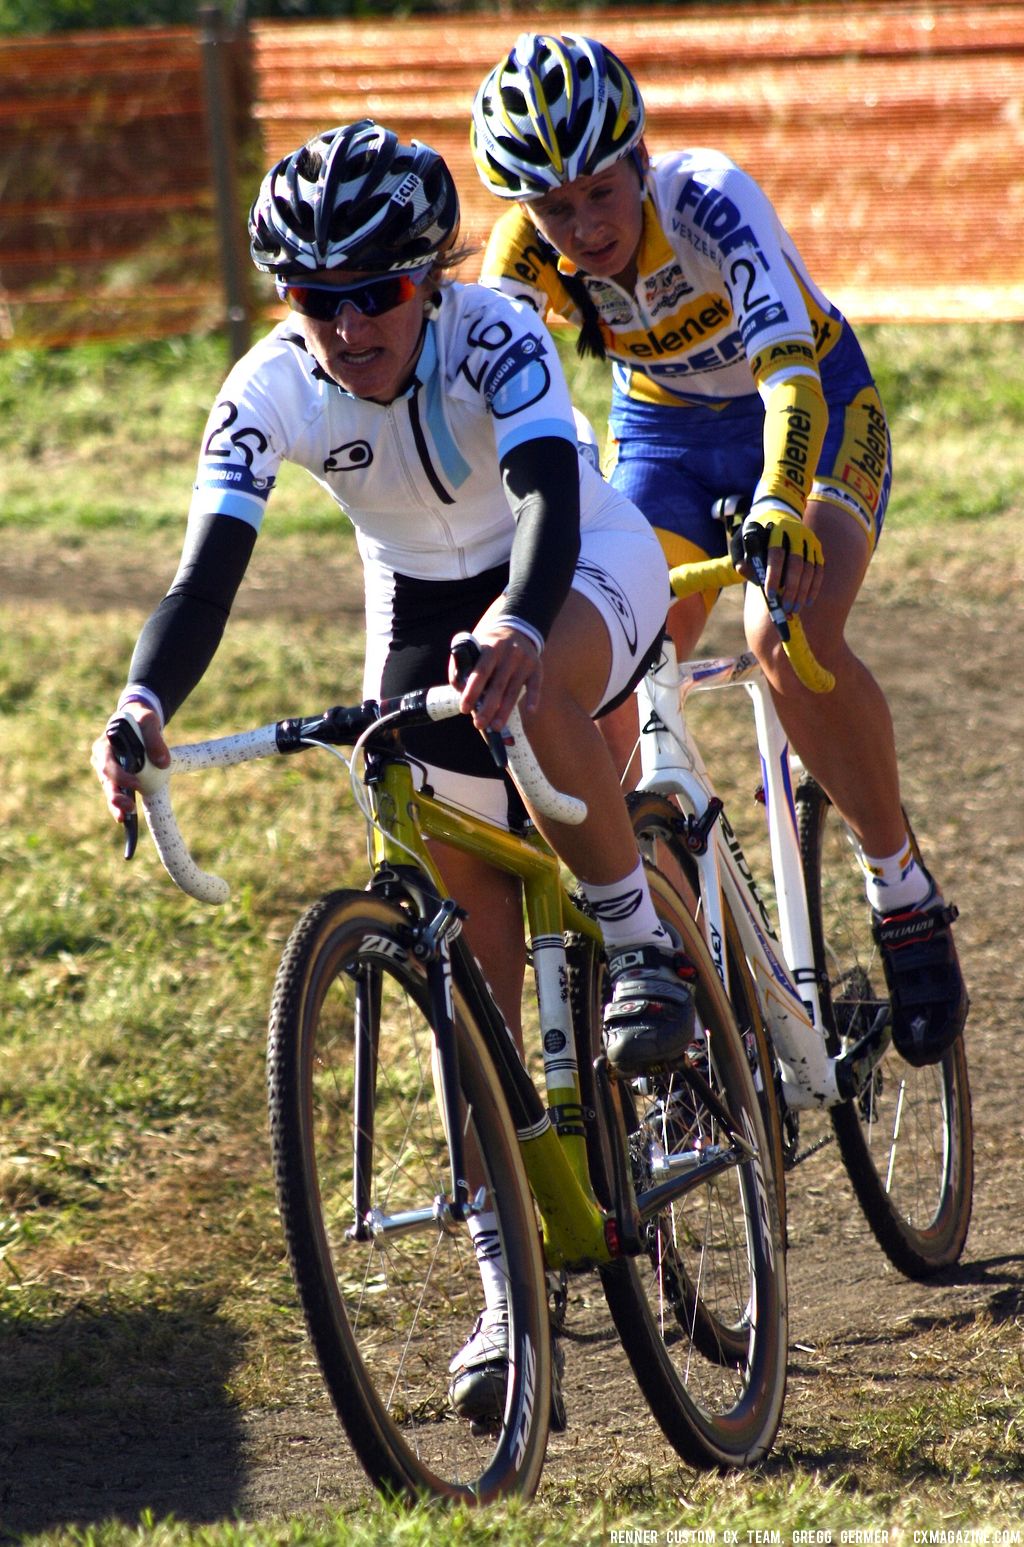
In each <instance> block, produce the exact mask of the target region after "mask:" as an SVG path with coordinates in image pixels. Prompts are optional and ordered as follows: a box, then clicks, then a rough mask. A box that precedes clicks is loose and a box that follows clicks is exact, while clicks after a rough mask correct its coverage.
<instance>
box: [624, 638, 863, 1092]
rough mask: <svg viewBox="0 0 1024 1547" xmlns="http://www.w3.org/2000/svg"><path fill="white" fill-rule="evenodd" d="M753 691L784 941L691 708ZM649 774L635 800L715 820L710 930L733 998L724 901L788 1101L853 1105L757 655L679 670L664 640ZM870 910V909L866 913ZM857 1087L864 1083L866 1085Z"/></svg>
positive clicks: (654, 674) (643, 730) (704, 894)
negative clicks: (823, 988)
mask: <svg viewBox="0 0 1024 1547" xmlns="http://www.w3.org/2000/svg"><path fill="white" fill-rule="evenodd" d="M727 687H743V688H745V689H746V691H747V693H748V694H749V695H750V698H751V700H752V702H753V710H754V726H755V732H756V737H757V745H758V750H759V752H760V757H761V771H762V778H763V781H764V794H765V806H766V812H767V819H768V835H769V844H770V850H771V863H772V871H773V874H774V881H775V892H776V899H777V911H778V932H776V929H775V927H774V925H773V923H772V919H771V916H770V914H769V911H768V908H767V907H766V905H765V903H764V901H763V899H762V897H761V894H760V892H759V891H758V888H757V883H756V881H755V880H754V876H753V874H752V872H751V870H750V868H749V866H748V864H747V861H746V859H745V858H744V855H743V850H742V847H741V845H740V842H739V839H738V837H737V836H736V833H735V832H734V830H733V828H732V827H731V826H730V824H729V822H728V820H727V818H726V813H725V809H724V806H723V807H722V809H721V812H720V814H719V815H718V816H717V818H715V819H714V820H711V812H712V811H713V808H712V801H714V800H717V797H716V795H715V790H714V786H713V784H712V782H711V779H710V776H709V774H708V771H707V768H706V767H705V764H704V760H703V758H702V757H701V754H700V750H699V748H698V746H697V743H696V741H695V739H694V736H693V734H692V732H691V730H690V727H689V725H688V723H687V720H686V716H685V713H684V706H685V703H686V700H687V698H688V697H689V695H690V694H691V693H694V692H707V691H709V690H712V689H715V690H717V689H719V688H727ZM636 697H637V706H638V709H639V715H640V757H641V768H642V774H641V778H640V781H639V784H638V786H637V788H638V789H639V790H640V791H642V792H652V793H657V794H661V795H667V796H673V797H674V798H675V800H676V802H677V803H678V805H679V806H680V808H681V810H682V811H683V813H684V814H689V815H692V816H693V817H694V818H695V819H696V820H698V821H699V820H700V819H702V818H704V819H706V825H707V830H706V844H704V846H703V851H702V852H700V851H699V849H698V851H696V852H694V851H691V852H693V859H694V862H695V864H696V866H697V870H698V874H699V878H700V902H701V909H700V923H701V925H702V927H703V930H704V935H705V938H706V940H707V942H708V947H709V949H710V951H711V956H712V959H713V960H714V962H715V965H716V967H717V969H718V972H719V975H720V976H721V978H722V981H723V982H724V983H725V987H726V990H727V991H728V988H729V982H728V960H727V953H726V947H725V939H726V935H725V920H724V909H723V897H724V898H725V900H726V902H727V904H728V906H729V909H730V911H731V913H732V916H733V918H734V920H735V922H736V926H737V928H738V930H739V934H740V943H741V945H742V949H743V953H744V955H745V957H746V959H747V963H748V965H749V967H750V972H751V975H752V977H753V981H754V988H755V991H756V993H757V997H758V1000H759V1003H760V1008H761V1013H762V1016H763V1018H764V1021H765V1023H766V1025H767V1027H768V1030H769V1034H770V1036H771V1040H772V1042H773V1044H774V1047H775V1052H776V1055H777V1057H778V1061H779V1066H780V1071H781V1076H782V1088H783V1095H784V1098H785V1101H786V1104H787V1105H788V1106H789V1107H791V1108H794V1109H800V1108H811V1107H819V1108H820V1107H832V1106H836V1105H838V1104H839V1103H840V1102H842V1101H845V1100H848V1099H849V1096H850V1095H851V1093H852V1087H851V1079H852V1078H853V1071H852V1070H848V1069H847V1068H845V1067H843V1066H844V1065H846V1064H847V1063H848V1062H849V1060H848V1059H847V1058H846V1057H845V1056H844V1057H842V1058H833V1057H831V1056H830V1055H829V1054H828V1053H827V1052H826V1049H825V1041H824V1030H823V1022H822V1013H821V999H820V995H819V991H818V979H817V973H816V972H815V968H814V953H813V950H812V946H811V932H810V921H809V918H808V912H807V901H806V894H805V891H804V881H803V868H802V865H801V860H800V848H799V841H798V837H797V825H796V805H795V800H794V794H793V779H792V769H791V764H790V757H789V747H788V743H787V740H786V737H785V734H784V732H783V730H782V726H781V724H780V723H779V717H778V715H777V713H776V711H775V706H774V704H773V703H772V700H771V696H770V694H769V691H768V687H767V684H766V683H765V680H764V677H763V675H762V673H761V669H760V667H759V665H758V663H757V660H756V659H755V657H754V656H753V655H751V654H749V653H744V654H741V655H736V656H722V657H717V658H713V659H706V660H694V661H686V662H683V663H679V661H678V659H677V657H676V650H675V646H674V644H673V643H672V641H671V640H670V639H668V638H667V637H666V639H665V641H664V645H663V650H662V655H661V658H660V660H659V662H658V664H657V665H656V666H655V667H654V668H652V670H651V671H650V672H649V673H648V674H647V676H646V677H645V678H644V679H643V681H642V682H641V684H640V685H639V687H638V688H637V692H636ZM865 906H866V904H865ZM858 1083H859V1081H858Z"/></svg>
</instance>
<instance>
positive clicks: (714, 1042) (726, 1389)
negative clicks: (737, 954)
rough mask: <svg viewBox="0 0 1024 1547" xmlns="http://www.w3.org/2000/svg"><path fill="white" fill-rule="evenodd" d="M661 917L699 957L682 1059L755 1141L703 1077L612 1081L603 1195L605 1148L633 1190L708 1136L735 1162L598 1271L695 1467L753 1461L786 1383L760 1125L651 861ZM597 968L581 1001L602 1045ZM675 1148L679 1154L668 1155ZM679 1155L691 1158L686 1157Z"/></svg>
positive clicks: (780, 1270)
mask: <svg viewBox="0 0 1024 1547" xmlns="http://www.w3.org/2000/svg"><path fill="white" fill-rule="evenodd" d="M648 874H649V878H650V881H651V888H652V892H653V895H654V897H655V902H656V906H657V907H658V911H659V913H660V914H661V916H662V917H663V918H664V919H666V920H667V921H668V922H670V923H671V924H672V926H673V928H675V929H676V930H677V931H678V933H679V935H680V937H681V939H682V941H683V949H684V950H685V951H686V952H687V954H688V955H689V956H690V957H691V959H692V960H693V961H694V962H695V963H696V964H697V965H698V968H699V979H698V988H697V995H696V999H697V1015H698V1024H699V1027H700V1035H699V1037H698V1038H697V1039H696V1040H695V1043H694V1046H693V1049H692V1050H691V1053H690V1055H689V1058H688V1062H689V1064H690V1066H691V1067H692V1068H693V1069H694V1070H695V1071H696V1073H697V1075H699V1076H702V1077H703V1079H704V1080H706V1081H707V1084H708V1086H710V1089H711V1092H712V1093H713V1097H714V1098H717V1101H718V1102H720V1103H721V1105H722V1106H723V1107H724V1108H725V1109H726V1111H727V1112H728V1114H729V1116H730V1119H731V1121H732V1123H733V1124H734V1125H735V1127H736V1129H737V1130H738V1131H739V1133H740V1134H742V1135H743V1136H744V1138H745V1139H746V1141H747V1143H748V1144H749V1145H750V1146H751V1148H752V1151H753V1153H752V1155H751V1156H750V1157H749V1158H746V1159H740V1158H739V1156H738V1152H737V1151H736V1147H735V1146H731V1142H730V1139H729V1137H728V1135H727V1134H726V1133H725V1131H724V1130H723V1127H722V1124H721V1122H720V1119H719V1115H718V1114H717V1113H716V1112H715V1111H714V1109H713V1106H711V1105H709V1104H708V1102H707V1100H706V1099H705V1097H704V1096H703V1095H702V1093H701V1089H700V1086H699V1082H698V1081H691V1080H688V1079H687V1078H686V1077H685V1076H683V1075H681V1074H673V1076H672V1077H671V1078H669V1079H658V1080H656V1081H655V1080H638V1081H634V1082H632V1084H631V1085H626V1084H624V1083H622V1082H614V1084H613V1093H614V1096H615V1099H616V1100H617V1102H618V1106H619V1118H618V1121H617V1122H616V1124H615V1126H614V1127H613V1128H611V1129H610V1130H609V1129H608V1128H604V1129H603V1131H601V1132H600V1133H599V1134H595V1136H594V1138H593V1140H592V1151H593V1154H592V1168H593V1171H594V1174H595V1178H596V1179H597V1181H598V1185H599V1187H601V1188H602V1189H603V1190H604V1191H605V1199H604V1201H606V1202H607V1203H608V1204H609V1205H610V1203H611V1187H610V1181H609V1178H610V1176H611V1175H612V1174H613V1172H612V1167H611V1161H610V1147H611V1146H613V1145H618V1146H621V1147H622V1148H623V1149H624V1157H623V1164H624V1168H625V1171H626V1174H627V1175H628V1176H629V1177H630V1178H631V1184H632V1187H633V1189H634V1192H635V1193H636V1194H637V1195H641V1194H643V1193H645V1192H646V1191H648V1189H650V1188H651V1186H652V1185H653V1184H654V1183H655V1182H656V1181H658V1180H663V1179H664V1178H665V1176H666V1175H672V1174H679V1171H680V1170H682V1169H684V1168H685V1167H686V1166H687V1165H688V1164H691V1165H692V1164H693V1163H694V1162H700V1161H701V1160H704V1159H706V1158H707V1157H708V1156H709V1155H710V1154H712V1153H713V1152H714V1149H715V1146H717V1145H721V1147H722V1149H723V1150H730V1149H731V1150H732V1152H733V1154H734V1156H735V1158H736V1163H735V1164H732V1165H730V1166H728V1167H727V1168H726V1169H724V1170H722V1171H720V1172H718V1174H717V1175H715V1176H704V1178H703V1179H702V1180H701V1181H699V1182H698V1183H697V1184H696V1185H694V1186H693V1187H692V1188H691V1189H690V1190H689V1191H688V1192H686V1193H684V1194H683V1195H682V1196H681V1197H677V1198H676V1199H675V1201H673V1202H672V1203H670V1204H668V1205H667V1206H665V1207H663V1208H662V1209H661V1210H660V1211H659V1212H657V1213H656V1214H654V1215H653V1216H652V1217H651V1218H649V1219H648V1220H647V1221H646V1222H643V1223H642V1224H641V1248H640V1253H639V1255H637V1256H634V1257H623V1258H620V1259H619V1260H618V1261H616V1262H615V1263H613V1264H612V1265H611V1266H610V1267H607V1268H604V1269H602V1272H601V1278H602V1282H603V1286H604V1292H605V1297H606V1299H607V1301H608V1306H609V1309H610V1311H611V1314H612V1319H613V1320H614V1322H615V1326H616V1329H617V1331H618V1334H619V1337H620V1339H621V1341H622V1345H623V1347H624V1349H625V1351H626V1354H627V1356H628V1358H629V1361H630V1363H631V1365H632V1367H633V1372H634V1374H635V1376H636V1379H637V1382H638V1384H639V1386H640V1389H641V1391H642V1392H643V1394H644V1396H645V1397H646V1399H647V1402H648V1404H649V1405H650V1408H651V1411H652V1412H653V1414H654V1416H655V1418H656V1419H657V1421H658V1423H659V1424H660V1426H661V1428H662V1431H663V1432H664V1434H665V1436H666V1438H667V1439H668V1440H669V1441H670V1443H671V1444H672V1445H673V1446H674V1447H675V1449H676V1450H677V1451H678V1453H679V1454H680V1455H681V1456H682V1457H683V1458H684V1459H685V1460H686V1461H688V1462H690V1463H691V1464H692V1465H694V1466H699V1467H708V1466H713V1467H733V1466H749V1465H752V1464H753V1463H755V1462H757V1461H759V1460H760V1459H761V1458H762V1457H763V1456H764V1455H765V1454H766V1453H767V1451H768V1450H769V1448H770V1447H771V1444H772V1441H773V1440H774V1438H775V1435H776V1432H777V1430H778V1426H779V1422H780V1419H781V1416H782V1406H783V1401H784V1397H785V1388H786V1361H787V1325H788V1323H787V1309H786V1282H785V1254H784V1250H783V1246H782V1236H781V1229H780V1225H779V1218H778V1209H777V1206H776V1202H775V1191H774V1188H773V1186H772V1180H771V1174H770V1161H769V1160H767V1159H766V1156H767V1154H768V1149H767V1139H766V1137H765V1131H764V1123H763V1119H762V1116H761V1109H760V1105H759V1102H758V1097H757V1093H756V1091H755V1089H754V1082H753V1078H752V1075H751V1069H750V1064H749V1062H748V1059H747V1054H746V1049H745V1048H744V1045H743V1042H742V1040H741V1038H740V1036H739V1033H738V1031H737V1028H736V1023H735V1021H734V1019H733V1016H732V1012H731V1009H730V1006H729V1002H728V1000H727V998H726V996H725V991H724V989H723V988H722V985H721V982H720V980H719V978H718V976H717V974H716V972H715V970H714V967H713V966H712V964H711V960H710V958H709V956H708V955H707V951H706V949H705V947H704V944H703V941H702V939H701V936H700V934H699V931H698V930H697V926H696V925H695V923H694V922H693V919H692V918H691V916H690V914H689V913H688V912H687V910H686V908H685V905H684V904H683V902H682V901H681V900H680V898H679V897H678V895H677V894H676V893H675V891H674V890H673V889H672V888H671V887H670V886H669V885H668V883H667V882H666V881H665V879H664V877H662V876H660V875H659V874H658V872H656V871H654V870H652V869H650V868H649V869H648ZM604 987H605V985H604V974H603V971H601V970H598V969H597V968H596V967H595V969H594V970H592V971H591V974H590V984H589V991H588V994H587V996H586V999H587V1002H586V1005H584V1004H583V1003H579V1004H578V1005H577V1007H576V1008H577V1012H578V1013H581V1014H585V1015H586V1016H587V1018H588V1022H589V1026H590V1028H591V1035H592V1037H593V1039H594V1040H593V1044H592V1045H593V1046H594V1047H595V1049H597V1050H599V1048H600V1030H601V1008H602V1002H603V997H604ZM673 1157H675V1158H674V1159H673ZM684 1157H689V1159H686V1158H684Z"/></svg>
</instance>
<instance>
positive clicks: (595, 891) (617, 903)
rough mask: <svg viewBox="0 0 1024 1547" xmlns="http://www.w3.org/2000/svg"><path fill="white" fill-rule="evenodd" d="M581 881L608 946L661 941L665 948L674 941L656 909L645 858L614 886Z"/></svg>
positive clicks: (653, 943) (657, 943) (638, 861)
mask: <svg viewBox="0 0 1024 1547" xmlns="http://www.w3.org/2000/svg"><path fill="white" fill-rule="evenodd" d="M581 884H582V887H583V893H584V896H585V897H586V899H587V901H588V902H589V904H590V906H591V908H592V909H593V910H594V917H595V918H596V919H597V922H598V923H599V924H600V926H601V934H602V935H603V936H604V943H605V945H606V946H620V945H657V946H660V947H661V949H662V950H667V949H668V948H669V947H670V946H671V944H672V941H671V939H670V937H669V935H668V933H667V931H666V930H665V929H663V928H662V926H661V924H660V923H659V922H658V915H657V914H656V913H655V911H654V903H653V902H652V901H651V891H650V887H649V886H648V885H647V877H646V875H645V874H644V863H643V860H642V859H637V862H636V868H635V869H634V870H631V871H630V873H629V875H628V876H623V878H622V880H621V881H615V882H613V883H612V885H611V886H595V885H594V884H593V883H592V882H590V881H584V882H582V883H581Z"/></svg>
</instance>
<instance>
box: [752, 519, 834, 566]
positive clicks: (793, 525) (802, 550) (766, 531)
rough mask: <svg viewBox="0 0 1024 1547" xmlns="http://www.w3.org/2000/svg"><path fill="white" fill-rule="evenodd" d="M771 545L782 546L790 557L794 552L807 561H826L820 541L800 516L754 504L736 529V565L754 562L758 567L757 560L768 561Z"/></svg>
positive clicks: (809, 562)
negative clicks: (761, 509)
mask: <svg viewBox="0 0 1024 1547" xmlns="http://www.w3.org/2000/svg"><path fill="white" fill-rule="evenodd" d="M772 548H781V549H782V550H783V551H784V553H785V554H786V556H787V557H788V556H789V554H791V553H795V554H796V556H797V558H798V559H803V560H804V561H805V562H806V563H808V564H824V562H825V555H824V554H823V553H822V551H821V543H820V542H819V541H818V539H817V537H816V536H815V535H814V533H813V532H812V531H811V529H810V527H809V526H805V525H804V523H803V522H802V521H801V520H800V518H799V516H789V515H786V514H785V513H784V512H783V511H780V510H777V509H773V508H769V509H767V510H763V511H759V510H758V508H757V506H756V505H755V506H754V509H753V510H752V511H751V512H750V513H749V515H747V516H745V517H744V519H743V524H742V526H739V527H737V528H736V530H735V531H734V532H733V534H732V537H731V538H730V541H729V557H730V558H731V559H732V561H733V563H734V564H736V565H739V564H743V563H752V564H754V565H755V567H756V564H757V561H758V560H760V562H761V563H762V564H764V563H765V561H766V560H767V558H768V554H769V552H770V551H771V549H772Z"/></svg>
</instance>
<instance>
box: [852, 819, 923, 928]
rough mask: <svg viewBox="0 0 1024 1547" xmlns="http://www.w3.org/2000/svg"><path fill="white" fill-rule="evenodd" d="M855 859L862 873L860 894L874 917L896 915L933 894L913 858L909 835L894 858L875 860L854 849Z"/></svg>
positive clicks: (890, 855)
mask: <svg viewBox="0 0 1024 1547" xmlns="http://www.w3.org/2000/svg"><path fill="white" fill-rule="evenodd" d="M857 858H858V859H859V861H860V868H861V870H862V871H863V872H864V890H865V891H866V892H867V895H868V902H869V903H870V904H871V906H872V907H873V908H874V910H875V912H876V913H898V912H899V910H900V909H901V908H914V907H916V906H917V904H918V903H921V902H924V900H925V898H926V897H927V896H928V894H929V892H931V891H933V890H934V885H933V882H932V878H931V876H930V875H929V874H928V872H927V870H925V869H924V868H923V867H922V866H921V865H919V864H918V862H917V860H916V858H915V857H914V850H913V848H912V846H911V842H910V838H909V835H908V837H907V840H906V842H905V843H904V844H903V846H902V847H901V848H899V849H897V851H896V853H895V854H889V855H886V856H885V857H884V858H881V859H879V858H877V857H876V856H875V855H872V854H865V853H863V851H862V850H861V849H860V848H858V850H857Z"/></svg>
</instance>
